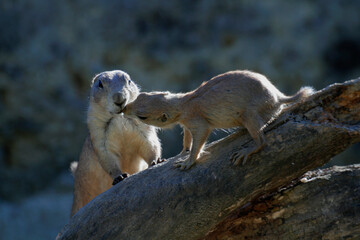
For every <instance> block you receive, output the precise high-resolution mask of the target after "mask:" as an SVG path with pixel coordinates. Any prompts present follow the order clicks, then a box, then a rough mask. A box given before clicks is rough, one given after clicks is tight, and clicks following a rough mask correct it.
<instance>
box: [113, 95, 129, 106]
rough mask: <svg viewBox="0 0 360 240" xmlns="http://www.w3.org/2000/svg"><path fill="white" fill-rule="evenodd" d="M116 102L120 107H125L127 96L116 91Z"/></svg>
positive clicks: (114, 96) (114, 99)
mask: <svg viewBox="0 0 360 240" xmlns="http://www.w3.org/2000/svg"><path fill="white" fill-rule="evenodd" d="M112 99H113V101H114V104H115V105H116V106H119V107H123V105H124V103H125V101H126V98H125V97H124V96H123V95H122V94H121V93H114V94H113V96H112Z"/></svg>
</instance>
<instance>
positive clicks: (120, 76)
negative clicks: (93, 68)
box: [90, 70, 139, 114]
mask: <svg viewBox="0 0 360 240" xmlns="http://www.w3.org/2000/svg"><path fill="white" fill-rule="evenodd" d="M138 95H139V88H138V86H137V85H136V84H135V83H134V82H133V81H132V80H131V78H130V76H129V75H128V74H127V73H126V72H123V71H120V70H114V71H107V72H102V73H99V74H97V75H96V76H95V77H94V79H93V81H92V84H91V94H90V104H96V105H98V106H100V107H101V108H102V109H105V110H106V111H107V112H109V113H110V114H118V113H120V112H121V111H122V110H123V109H124V107H125V106H126V104H128V103H129V102H132V101H134V100H135V99H136V97H137V96H138Z"/></svg>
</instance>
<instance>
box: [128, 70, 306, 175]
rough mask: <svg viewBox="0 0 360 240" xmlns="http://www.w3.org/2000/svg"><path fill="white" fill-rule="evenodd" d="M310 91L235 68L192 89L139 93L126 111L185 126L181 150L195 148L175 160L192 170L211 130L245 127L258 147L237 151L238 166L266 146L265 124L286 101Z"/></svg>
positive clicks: (163, 123) (148, 119)
mask: <svg viewBox="0 0 360 240" xmlns="http://www.w3.org/2000/svg"><path fill="white" fill-rule="evenodd" d="M311 93H312V89H311V88H309V87H305V88H302V89H300V91H299V92H298V93H297V94H295V95H294V96H290V97H288V96H285V95H284V94H282V93H281V92H280V91H279V90H278V89H277V88H276V87H275V86H274V85H272V84H271V82H270V81H269V80H268V79H267V78H266V77H265V76H263V75H261V74H258V73H254V72H250V71H231V72H226V73H224V74H220V75H218V76H216V77H214V78H212V79H210V80H209V81H207V82H204V83H203V84H201V85H200V86H199V87H198V88H197V89H195V90H194V91H191V92H188V93H178V94H173V93H169V92H152V93H141V94H140V95H139V96H138V98H137V99H136V100H135V101H134V102H132V103H130V104H129V105H127V106H126V108H125V110H124V114H125V115H128V116H136V117H137V118H139V119H140V120H141V121H143V122H144V123H147V124H151V125H154V126H158V127H169V126H171V125H173V124H176V123H179V124H181V125H182V126H183V127H184V146H183V150H182V153H185V152H186V151H187V150H189V149H191V151H190V156H189V158H188V159H187V160H185V161H178V162H175V166H176V167H180V168H181V169H188V168H190V167H191V166H192V165H193V164H194V163H195V161H196V159H197V158H198V156H199V153H200V152H201V149H202V148H203V146H204V144H205V142H206V140H207V138H208V136H209V134H210V133H211V131H212V130H213V129H216V128H223V129H225V128H233V127H244V128H246V129H247V130H248V132H249V133H250V135H251V137H252V138H253V139H254V140H255V142H256V146H255V147H254V148H248V149H245V150H242V151H239V152H238V153H237V154H235V155H234V164H235V165H237V164H238V163H239V162H240V161H241V160H242V159H243V163H245V161H246V160H247V159H248V157H249V156H251V155H252V154H254V153H256V152H258V151H259V150H261V149H262V148H263V146H264V144H265V138H264V133H263V128H264V127H265V126H266V124H267V123H268V122H269V121H270V120H271V119H273V118H274V117H276V116H277V114H279V113H280V111H281V109H282V106H283V104H285V103H292V102H296V101H299V100H301V99H303V98H305V97H306V96H308V95H310V94H311Z"/></svg>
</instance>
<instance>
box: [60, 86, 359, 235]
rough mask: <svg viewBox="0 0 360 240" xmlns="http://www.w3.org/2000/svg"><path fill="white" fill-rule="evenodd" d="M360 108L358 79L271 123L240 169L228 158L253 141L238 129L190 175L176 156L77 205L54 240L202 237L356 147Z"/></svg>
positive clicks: (316, 96) (211, 149)
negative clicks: (179, 166) (257, 149)
mask: <svg viewBox="0 0 360 240" xmlns="http://www.w3.org/2000/svg"><path fill="white" fill-rule="evenodd" d="M359 109H360V79H357V80H352V81H348V82H345V83H342V84H334V85H331V86H329V87H327V88H325V89H323V90H321V91H319V92H317V93H316V94H314V95H313V96H312V97H310V98H309V99H308V100H306V101H305V102H303V103H300V104H297V105H296V106H292V107H291V108H290V109H288V110H287V111H286V112H284V113H283V114H282V115H281V116H279V117H278V119H276V120H275V121H274V122H273V123H272V124H270V125H269V126H268V127H267V128H266V130H265V132H266V139H267V145H266V146H265V148H264V149H263V150H262V151H261V152H259V153H257V154H254V155H253V156H252V157H251V158H250V159H249V160H248V162H247V163H246V164H245V165H244V166H236V167H234V166H233V165H232V164H231V162H230V160H229V157H230V156H231V154H232V153H234V152H235V151H237V150H239V149H241V148H245V147H252V146H253V144H255V143H254V142H253V141H252V139H251V138H250V136H249V135H248V134H244V131H239V132H238V133H235V134H232V135H230V136H228V137H226V138H224V139H221V140H219V141H217V142H215V143H211V144H209V145H208V147H207V148H206V151H207V154H205V155H204V156H203V157H202V160H203V162H202V163H200V164H197V165H195V166H194V167H193V168H191V169H190V170H188V171H180V170H179V169H174V168H173V162H174V161H175V160H176V159H178V157H174V158H172V159H169V160H168V162H166V163H163V164H159V165H156V166H154V167H152V168H150V169H147V170H145V171H142V172H140V173H138V174H135V175H133V176H131V177H129V178H128V179H125V180H124V181H123V182H121V183H120V184H117V185H115V186H114V187H112V188H111V189H110V190H108V191H106V192H105V193H103V194H101V195H99V196H98V197H96V198H95V199H94V200H93V201H91V202H90V203H89V204H88V205H86V206H85V207H84V208H82V209H81V210H80V211H79V212H78V213H77V214H76V215H75V216H74V217H73V218H72V219H71V220H70V222H69V224H67V225H66V226H65V227H64V229H63V230H62V232H61V233H60V234H59V236H58V239H199V238H203V237H204V236H205V235H206V234H207V233H209V231H211V230H213V229H214V228H215V226H216V225H217V224H218V223H220V222H222V221H224V220H225V219H226V218H227V217H229V216H230V215H231V214H232V213H234V211H236V210H237V209H238V208H239V207H244V206H247V204H249V203H250V202H251V201H253V200H255V199H258V198H259V197H260V196H264V195H268V194H270V193H273V192H276V191H277V190H278V189H279V188H281V187H283V186H287V185H288V184H289V183H291V182H292V181H293V180H294V179H298V178H299V177H301V176H302V175H303V174H304V173H306V172H307V171H309V170H312V169H314V168H317V167H319V166H322V165H323V164H324V163H326V162H328V161H329V160H330V158H331V157H333V156H335V155H336V154H338V153H340V152H342V151H343V150H345V149H346V148H347V147H349V146H350V145H352V144H353V143H356V142H359V141H360V110H359ZM290 239H291V238H290Z"/></svg>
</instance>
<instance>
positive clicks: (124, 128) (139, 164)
mask: <svg viewBox="0 0 360 240" xmlns="http://www.w3.org/2000/svg"><path fill="white" fill-rule="evenodd" d="M112 121H113V122H112V123H111V125H110V126H109V129H108V142H107V148H108V150H109V151H110V152H112V153H113V154H115V155H117V156H118V157H119V159H122V160H121V162H119V164H120V168H121V171H123V172H127V173H130V174H133V173H135V172H138V171H141V170H144V169H146V168H147V167H148V164H147V163H146V162H145V160H144V159H142V158H141V157H140V156H139V152H140V148H141V147H144V144H146V143H147V141H148V140H147V139H146V136H144V133H143V131H144V130H145V131H151V129H150V128H151V127H149V126H146V125H144V124H142V123H136V122H135V121H134V120H132V119H128V118H124V117H123V116H117V117H116V118H114V119H113V120H112ZM124 166H126V167H124Z"/></svg>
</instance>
